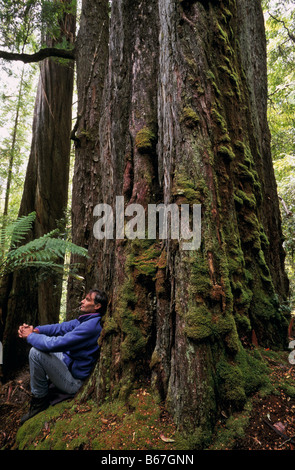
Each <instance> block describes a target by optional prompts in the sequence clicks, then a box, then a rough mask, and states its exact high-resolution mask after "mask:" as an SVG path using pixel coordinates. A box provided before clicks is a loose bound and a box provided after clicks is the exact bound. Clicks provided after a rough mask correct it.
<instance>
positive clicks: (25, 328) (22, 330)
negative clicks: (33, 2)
mask: <svg viewBox="0 0 295 470" xmlns="http://www.w3.org/2000/svg"><path fill="white" fill-rule="evenodd" d="M33 330H34V327H33V326H32V325H27V324H26V323H23V324H22V325H21V326H20V327H19V329H18V336H19V337H20V338H27V337H28V336H29V335H30V334H31V333H33Z"/></svg>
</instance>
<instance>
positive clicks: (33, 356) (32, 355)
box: [29, 347, 43, 362]
mask: <svg viewBox="0 0 295 470" xmlns="http://www.w3.org/2000/svg"><path fill="white" fill-rule="evenodd" d="M42 354H43V353H42V351H39V349H36V348H34V347H32V348H31V349H30V352H29V360H30V361H33V362H39V361H40V359H41V356H42Z"/></svg>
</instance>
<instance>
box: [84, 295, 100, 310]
mask: <svg viewBox="0 0 295 470" xmlns="http://www.w3.org/2000/svg"><path fill="white" fill-rule="evenodd" d="M94 298H95V292H92V293H91V294H87V295H86V297H85V299H83V300H82V302H81V306H80V310H81V312H84V313H94V312H96V311H97V309H98V308H99V307H100V304H98V305H95V304H94Z"/></svg>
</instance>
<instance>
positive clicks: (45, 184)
mask: <svg viewBox="0 0 295 470" xmlns="http://www.w3.org/2000/svg"><path fill="white" fill-rule="evenodd" d="M75 24H76V19H75V16H74V15H73V14H68V13H67V14H65V15H64V18H63V20H62V21H61V24H60V27H61V31H62V35H63V38H64V40H66V41H68V42H69V43H72V42H73V39H74V36H75ZM46 43H47V45H48V46H49V47H51V46H53V44H55V40H54V39H47V40H46ZM73 83H74V63H73V62H72V61H63V62H61V61H60V60H57V59H51V58H49V59H45V60H43V61H42V62H41V63H40V77H39V83H38V88H37V94H36V101H35V108H34V118H33V125H32V143H31V151H30V156H29V161H28V166H27V171H26V178H25V183H24V189H23V195H22V200H21V205H20V210H19V216H23V215H28V214H29V213H31V212H33V211H35V212H36V221H35V223H34V226H33V229H32V231H31V233H30V234H28V237H27V240H25V241H29V240H30V239H35V238H39V237H40V236H42V235H44V234H46V233H48V232H50V231H52V230H54V229H56V228H60V229H64V230H65V220H66V219H65V218H66V210H67V200H68V184H69V164H70V150H71V140H70V133H71V128H72V97H73ZM42 275H43V278H42ZM44 279H45V280H44ZM4 284H5V285H3V287H2V290H1V304H2V305H1V306H2V309H3V312H2V314H3V322H4V327H5V328H4V338H3V344H4V359H3V370H4V374H5V375H8V376H9V375H10V374H13V373H14V371H15V370H19V368H20V367H21V366H22V365H23V364H24V363H25V362H26V361H27V354H26V351H27V348H26V346H25V343H24V342H23V341H21V340H20V339H19V338H18V336H17V329H18V326H19V325H20V324H22V323H24V322H25V323H28V324H32V325H37V324H45V323H54V322H58V320H59V310H60V300H61V291H62V278H61V276H60V274H47V275H46V278H45V277H44V273H43V274H42V272H40V270H38V269H35V268H34V269H33V268H30V269H25V270H21V271H17V272H15V273H13V274H11V275H8V276H7V278H6V279H5V280H4Z"/></svg>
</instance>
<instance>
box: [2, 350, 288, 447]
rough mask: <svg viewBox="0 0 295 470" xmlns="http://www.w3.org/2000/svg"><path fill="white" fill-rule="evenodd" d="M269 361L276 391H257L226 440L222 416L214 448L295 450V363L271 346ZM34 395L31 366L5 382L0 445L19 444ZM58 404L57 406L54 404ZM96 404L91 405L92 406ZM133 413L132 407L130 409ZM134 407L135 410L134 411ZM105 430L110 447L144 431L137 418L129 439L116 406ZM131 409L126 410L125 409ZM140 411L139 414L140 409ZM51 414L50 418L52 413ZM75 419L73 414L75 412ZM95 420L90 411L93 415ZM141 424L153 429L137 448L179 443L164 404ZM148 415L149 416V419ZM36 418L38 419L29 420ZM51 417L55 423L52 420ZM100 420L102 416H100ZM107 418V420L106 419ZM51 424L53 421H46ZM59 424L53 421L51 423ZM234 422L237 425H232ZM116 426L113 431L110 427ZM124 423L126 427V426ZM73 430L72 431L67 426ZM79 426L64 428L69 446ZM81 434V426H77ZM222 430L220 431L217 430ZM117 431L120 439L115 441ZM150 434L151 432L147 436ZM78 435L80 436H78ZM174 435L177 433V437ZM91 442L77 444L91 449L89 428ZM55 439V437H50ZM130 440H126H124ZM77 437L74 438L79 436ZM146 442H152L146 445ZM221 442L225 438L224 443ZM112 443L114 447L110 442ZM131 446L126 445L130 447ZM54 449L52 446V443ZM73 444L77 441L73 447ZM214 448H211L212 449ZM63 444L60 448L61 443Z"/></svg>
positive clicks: (42, 436) (42, 435)
mask: <svg viewBox="0 0 295 470" xmlns="http://www.w3.org/2000/svg"><path fill="white" fill-rule="evenodd" d="M263 357H264V360H265V362H266V363H267V364H268V367H269V371H270V377H271V382H272V384H274V385H275V388H274V391H273V392H272V393H271V394H268V395H266V396H261V395H259V393H257V395H256V396H254V397H252V399H251V406H250V407H249V409H248V412H247V416H246V420H244V425H243V427H242V428H243V429H242V430H241V429H240V430H239V431H237V426H236V431H235V433H232V434H231V435H230V436H229V437H228V439H225V440H223V441H222V439H220V435H221V434H222V433H223V432H224V435H226V433H228V431H229V426H228V420H227V419H226V418H227V417H226V416H225V417H224V419H223V418H221V420H220V421H219V425H218V431H217V434H218V435H219V437H218V439H217V440H216V442H217V443H218V444H216V443H215V445H214V444H213V445H212V446H210V449H213V450H227V449H228V450H235V451H239V450H241V451H245V450H253V451H257V450H264V451H265V450H284V451H286V450H294V449H295V388H294V384H295V366H293V365H292V364H290V363H289V362H288V353H286V352H285V353H282V354H277V353H275V354H272V353H271V352H269V351H266V352H265V354H263ZM139 395H140V398H139V400H140V401H141V404H143V403H144V400H145V399H146V396H148V395H149V393H147V392H145V391H144V390H143V389H141V391H140V393H139V394H137V396H139ZM29 400H30V392H29V374H28V372H27V371H24V372H22V373H21V374H19V376H18V377H17V378H16V379H15V380H12V381H10V382H8V383H6V384H2V385H1V388H0V450H13V449H14V448H15V438H16V434H17V431H18V430H19V428H20V418H21V416H22V415H23V414H24V412H26V410H27V409H28V403H29ZM50 408H55V407H50ZM90 408H91V407H89V406H88V410H89V409H90ZM61 410H62V411H60V413H61V416H59V415H56V416H58V417H56V416H55V418H54V419H53V421H51V422H52V423H53V422H54V420H55V421H56V420H59V419H64V420H65V422H67V423H69V421H66V420H67V419H68V420H69V417H70V414H69V410H68V409H67V408H62V409H61ZM75 411H76V413H77V412H78V413H79V412H80V413H81V415H80V418H79V419H80V421H81V420H82V419H85V418H84V416H86V415H87V402H86V404H85V403H84V405H80V406H79V405H77V406H76V410H75ZM127 413H128V412H127ZM130 413H131V411H130ZM98 414H99V415H100V426H101V427H100V430H99V433H100V435H102V433H104V432H105V433H106V434H105V436H106V437H105V442H106V443H105V444H104V445H105V446H106V447H105V448H104V450H107V449H115V450H122V449H124V450H132V449H133V447H130V448H129V447H128V445H130V446H132V443H133V441H134V440H136V439H137V436H139V435H140V430H139V429H137V428H136V423H137V422H136V421H130V419H131V418H130V417H128V419H129V423H132V424H129V425H128V426H130V428H131V427H132V432H130V433H129V434H130V436H131V437H130V438H129V441H128V438H127V434H128V429H126V427H128V426H127V425H126V423H127V422H128V421H127V420H126V416H125V417H124V426H123V418H122V415H121V417H120V418H119V416H116V413H115V412H114V413H113V414H112V415H108V416H106V415H105V417H103V416H104V415H103V414H101V413H100V412H99V413H98ZM125 415H126V413H125ZM138 416H139V415H138ZM241 416H242V417H243V416H244V417H245V414H244V415H243V413H242V414H240V415H237V416H236V417H235V419H234V421H235V420H236V421H237V422H238V421H239V422H241V419H240V417H241ZM47 419H48V418H47ZM71 419H72V420H73V418H71ZM88 419H89V420H90V416H89V418H88ZM138 419H139V421H140V426H141V427H142V426H143V425H144V422H145V423H146V426H147V425H148V424H149V430H148V432H149V434H146V435H145V437H144V438H143V439H145V441H143V440H140V439H139V438H138V443H137V446H138V447H137V449H142V450H144V449H163V450H173V449H174V450H175V449H177V447H176V444H175V439H176V440H177V438H175V439H174V437H175V436H176V435H177V432H176V427H175V426H174V424H173V421H172V419H171V417H170V416H169V415H168V413H166V412H165V411H164V410H162V412H161V413H160V415H157V418H156V419H155V421H153V423H152V425H151V423H148V421H147V420H146V418H144V420H142V419H141V418H140V416H139V418H138ZM145 420H146V421H145ZM29 421H33V420H29ZM48 422H49V424H48ZM48 422H46V423H45V425H44V427H43V429H42V432H41V430H40V429H39V434H38V437H37V438H35V441H36V442H34V443H33V444H32V445H33V448H34V446H35V448H38V443H39V442H41V441H45V440H46V439H48V438H50V433H51V431H50V420H49V419H48ZM96 423H97V421H96ZM102 423H104V424H102ZM46 425H47V426H46ZM51 426H52V428H53V424H52V425H51ZM122 426H123V427H124V428H125V429H124V430H123V432H121V434H120V439H118V435H119V433H120V431H122ZM231 427H232V426H231ZM110 428H111V433H110ZM120 428H121V430H120ZM67 430H68V431H67ZM74 434H75V432H74V431H73V428H71V427H70V426H69V425H66V426H65V429H64V428H63V438H62V441H63V442H68V444H66V445H65V448H68V447H69V443H71V442H72V440H73V438H74ZM76 434H77V432H76ZM217 434H216V435H217ZM112 436H113V437H114V440H113V442H112V440H111V439H112ZM146 436H148V437H146ZM76 437H77V436H76ZM171 437H172V438H171ZM87 439H88V444H85V440H84V442H83V443H82V444H80V446H78V447H74V449H79V450H91V449H93V447H92V439H93V442H94V440H95V433H93V434H92V433H91V432H90V431H88V434H87ZM48 440H50V439H48ZM123 441H124V443H123V445H122V442H123ZM73 442H74V441H73ZM143 442H148V445H147V446H146V445H145V444H143ZM221 442H224V443H223V444H221ZM107 446H109V447H107ZM124 446H125V447H124ZM49 448H50V449H51V448H52V447H49ZM69 448H70V449H71V447H69ZM210 449H209V450H210ZM57 450H60V449H57Z"/></svg>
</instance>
